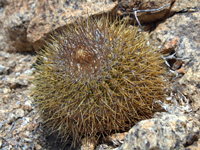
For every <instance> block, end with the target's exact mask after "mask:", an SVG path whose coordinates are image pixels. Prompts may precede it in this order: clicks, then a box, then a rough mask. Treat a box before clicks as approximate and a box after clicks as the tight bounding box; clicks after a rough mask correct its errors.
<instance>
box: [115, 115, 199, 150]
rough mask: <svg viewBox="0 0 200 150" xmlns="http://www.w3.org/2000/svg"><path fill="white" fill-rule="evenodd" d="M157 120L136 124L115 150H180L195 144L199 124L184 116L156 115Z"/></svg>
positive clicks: (195, 120) (192, 118) (197, 137)
mask: <svg viewBox="0 0 200 150" xmlns="http://www.w3.org/2000/svg"><path fill="white" fill-rule="evenodd" d="M157 115H158V116H157V118H153V119H149V120H143V121H141V122H139V123H137V124H136V125H135V126H134V127H133V128H132V129H131V130H129V132H128V135H127V136H126V138H125V140H124V144H123V145H122V146H121V147H119V148H116V149H115V150H150V149H151V150H170V149H173V150H181V149H184V148H185V147H187V146H190V145H192V144H193V143H194V142H196V143H197V141H198V139H199V137H200V123H199V121H198V120H197V119H195V118H194V117H191V116H187V115H184V114H178V115H175V114H169V113H158V114H157Z"/></svg>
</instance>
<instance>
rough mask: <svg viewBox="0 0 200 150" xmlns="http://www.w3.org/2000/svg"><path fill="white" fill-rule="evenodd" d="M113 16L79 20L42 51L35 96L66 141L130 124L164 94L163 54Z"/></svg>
mask: <svg viewBox="0 0 200 150" xmlns="http://www.w3.org/2000/svg"><path fill="white" fill-rule="evenodd" d="M109 20H110V19H109V17H102V18H101V19H93V18H91V17H88V19H86V20H85V21H77V22H76V23H74V25H71V26H67V27H66V29H64V31H62V32H58V33H55V34H54V35H53V36H52V39H51V42H46V46H45V47H44V49H43V50H41V51H40V52H38V58H39V60H40V61H41V65H37V66H36V68H37V69H36V70H37V71H36V73H35V78H34V81H33V85H34V88H33V98H34V101H35V104H36V108H37V109H38V110H39V111H40V114H41V117H42V119H43V121H44V124H45V126H47V127H48V128H49V129H51V130H52V131H58V132H59V133H58V134H59V135H60V136H61V137H62V138H63V140H64V141H65V142H67V140H68V139H69V138H71V137H72V141H73V142H72V146H74V147H75V146H76V144H77V143H78V142H80V140H81V139H82V138H83V137H84V138H86V139H91V138H98V137H99V136H100V135H107V134H110V133H111V131H115V132H118V131H124V130H127V129H130V128H131V127H132V126H133V125H134V124H135V123H137V122H138V121H140V120H142V119H147V118H149V117H151V116H152V113H153V111H156V110H159V109H160V106H158V105H154V102H155V101H156V100H160V101H163V100H164V99H165V93H166V92H165V85H166V80H165V77H164V76H163V75H164V74H165V72H166V69H165V67H164V66H163V60H162V58H161V55H160V53H159V52H158V51H157V48H156V47H155V46H151V45H149V44H148V37H146V36H144V34H143V33H141V32H139V31H138V28H134V27H132V26H130V25H129V24H128V22H126V21H120V20H119V19H116V20H115V21H114V22H111V21H109Z"/></svg>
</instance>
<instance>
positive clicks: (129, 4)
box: [118, 0, 200, 30]
mask: <svg viewBox="0 0 200 150" xmlns="http://www.w3.org/2000/svg"><path fill="white" fill-rule="evenodd" d="M167 4H170V5H168V6H166V7H164V8H162V9H160V10H157V11H154V12H138V13H137V17H138V20H139V21H140V23H143V24H144V25H145V26H144V27H145V30H149V28H150V27H149V26H150V25H149V24H147V23H150V22H154V21H158V20H164V19H166V18H168V17H169V16H171V15H173V14H174V13H177V12H187V11H189V12H193V11H195V9H196V8H197V7H198V6H199V5H200V2H199V0H148V1H144V0H137V1H134V0H121V2H120V3H119V9H118V14H119V15H123V16H129V14H130V13H131V15H130V16H129V19H130V20H131V21H132V22H133V23H136V19H135V16H134V12H133V8H134V9H136V10H148V9H158V8H160V7H162V6H164V5H167Z"/></svg>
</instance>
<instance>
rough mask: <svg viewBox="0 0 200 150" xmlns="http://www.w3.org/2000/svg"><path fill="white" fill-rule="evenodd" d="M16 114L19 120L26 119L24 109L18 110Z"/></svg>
mask: <svg viewBox="0 0 200 150" xmlns="http://www.w3.org/2000/svg"><path fill="white" fill-rule="evenodd" d="M15 114H16V117H17V118H21V117H24V114H25V112H24V110H23V109H21V108H20V109H17V110H16V112H15Z"/></svg>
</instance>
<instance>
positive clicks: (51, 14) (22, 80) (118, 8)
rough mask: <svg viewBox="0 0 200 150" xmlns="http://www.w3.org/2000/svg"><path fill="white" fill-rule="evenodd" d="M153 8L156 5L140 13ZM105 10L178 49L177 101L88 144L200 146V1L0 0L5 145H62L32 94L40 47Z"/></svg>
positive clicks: (0, 131) (0, 112)
mask: <svg viewBox="0 0 200 150" xmlns="http://www.w3.org/2000/svg"><path fill="white" fill-rule="evenodd" d="M163 6H164V7H163ZM149 9H155V10H154V11H139V10H149ZM102 13H111V14H117V15H118V16H121V17H123V19H129V20H130V21H131V22H132V23H133V24H134V23H137V18H138V20H139V21H140V23H141V26H142V27H143V28H144V30H145V31H144V32H145V33H146V34H150V33H151V39H150V40H151V41H153V42H155V43H156V44H157V45H158V47H159V48H160V49H161V50H163V51H170V52H171V53H172V51H173V53H172V54H174V55H173V56H174V57H172V55H171V57H172V58H169V57H168V59H167V60H168V62H169V64H168V65H169V66H168V67H169V71H171V72H172V73H173V80H172V83H171V91H170V93H171V95H170V96H169V97H167V100H168V101H169V102H170V103H169V104H162V106H163V108H164V109H165V110H166V111H165V112H156V113H155V115H154V118H152V119H148V120H143V121H140V122H139V123H137V124H136V125H135V126H133V127H132V129H130V131H128V132H126V133H116V134H113V135H111V136H109V137H107V141H105V142H101V143H99V144H97V145H95V144H94V143H85V142H84V139H83V141H82V146H81V148H80V149H82V150H88V149H89V150H93V149H96V150H102V149H107V150H108V149H113V150H127V149H141V150H145V149H146V150H147V149H164V150H165V149H166V150H167V149H176V150H180V149H181V150H182V149H183V150H190V149H191V150H198V149H200V68H199V66H200V58H199V57H200V1H199V0H149V1H144V0H118V1H117V0H113V1H112V0H75V1H71V0H61V1H59V2H58V1H56V0H43V1H37V0H18V1H14V0H0V149H3V150H29V149H36V150H45V149H47V150H53V149H54V150H59V149H62V146H61V143H62V142H61V141H60V139H59V138H58V139H57V138H56V136H54V135H51V136H48V133H47V132H46V131H45V129H43V128H42V126H41V120H40V116H39V115H38V114H37V110H35V108H34V104H33V99H32V98H31V95H32V94H31V90H30V89H31V88H32V86H31V82H30V81H31V79H32V78H33V76H32V73H33V71H34V68H33V67H32V66H33V64H34V63H35V61H36V59H37V58H36V55H35V52H36V51H38V50H39V48H38V47H42V46H43V44H44V41H43V40H44V39H45V40H48V38H49V36H50V35H51V34H52V33H53V31H55V30H60V29H61V28H62V27H63V26H65V25H66V24H71V23H73V21H74V20H76V19H78V18H79V17H83V18H85V17H87V16H88V15H101V14H102ZM135 14H136V15H137V16H135ZM168 53H169V52H168ZM169 59H170V60H171V61H169ZM158 103H159V102H158ZM64 149H66V150H67V149H68V146H66V147H65V148H64Z"/></svg>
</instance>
